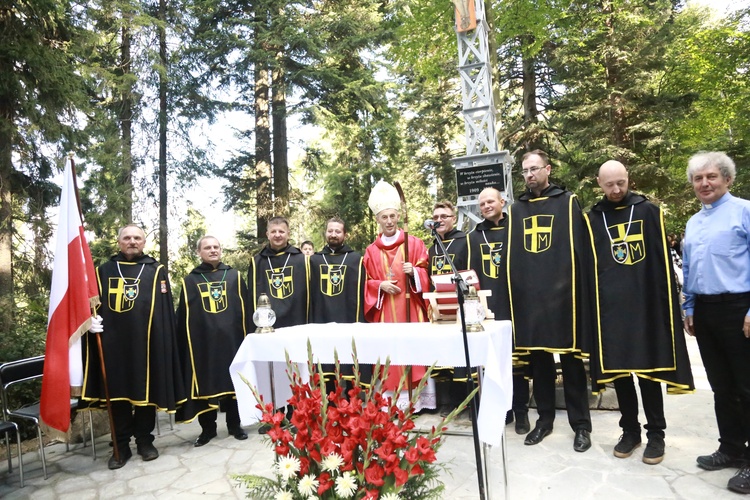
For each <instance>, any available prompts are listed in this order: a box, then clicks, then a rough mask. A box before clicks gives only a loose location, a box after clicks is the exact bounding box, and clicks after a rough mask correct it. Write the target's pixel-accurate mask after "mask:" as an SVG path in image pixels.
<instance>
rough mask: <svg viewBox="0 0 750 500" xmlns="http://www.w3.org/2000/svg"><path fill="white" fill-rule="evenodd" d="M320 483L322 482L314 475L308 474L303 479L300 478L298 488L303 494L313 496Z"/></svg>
mask: <svg viewBox="0 0 750 500" xmlns="http://www.w3.org/2000/svg"><path fill="white" fill-rule="evenodd" d="M319 484H320V482H319V481H318V480H317V479H315V476H314V475H312V474H306V475H305V476H304V477H303V478H302V479H300V480H299V484H298V485H297V490H298V491H299V492H300V493H301V494H303V495H307V496H308V497H312V496H313V495H315V493H317V491H318V485H319Z"/></svg>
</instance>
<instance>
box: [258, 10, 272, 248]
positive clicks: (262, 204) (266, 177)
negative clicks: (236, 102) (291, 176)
mask: <svg viewBox="0 0 750 500" xmlns="http://www.w3.org/2000/svg"><path fill="white" fill-rule="evenodd" d="M266 12H267V11H265V9H261V14H260V15H259V16H258V17H259V19H266V20H267V19H268V16H267V15H266ZM259 31H260V30H259V29H256V37H258V36H259V34H258V32H259ZM261 44H262V42H261V41H260V40H259V39H258V38H256V47H261ZM270 80H271V75H270V71H269V69H268V65H267V62H266V60H265V58H263V57H261V58H260V60H259V61H258V62H256V64H255V180H256V186H255V197H256V198H255V199H256V205H257V206H256V212H255V218H256V223H257V226H258V241H262V240H264V239H265V237H266V229H267V227H268V218H269V217H270V216H271V215H272V213H273V199H272V198H271V194H272V187H271V128H270V121H269V120H270V104H269V102H268V99H269V87H270V84H271V82H270Z"/></svg>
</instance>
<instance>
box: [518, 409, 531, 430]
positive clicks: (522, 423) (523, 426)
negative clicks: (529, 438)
mask: <svg viewBox="0 0 750 500" xmlns="http://www.w3.org/2000/svg"><path fill="white" fill-rule="evenodd" d="M529 430H531V424H530V423H529V414H528V413H519V414H517V415H516V434H526V433H527V432H529Z"/></svg>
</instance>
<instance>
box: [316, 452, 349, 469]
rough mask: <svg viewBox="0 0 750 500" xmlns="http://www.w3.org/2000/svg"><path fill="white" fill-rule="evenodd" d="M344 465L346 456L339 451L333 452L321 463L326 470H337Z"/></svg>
mask: <svg viewBox="0 0 750 500" xmlns="http://www.w3.org/2000/svg"><path fill="white" fill-rule="evenodd" d="M342 465H344V458H343V457H342V456H341V455H339V454H338V453H331V454H330V455H328V456H327V457H325V458H324V459H323V462H322V463H321V464H320V466H321V467H323V470H324V471H326V472H336V471H337V470H339V467H341V466H342Z"/></svg>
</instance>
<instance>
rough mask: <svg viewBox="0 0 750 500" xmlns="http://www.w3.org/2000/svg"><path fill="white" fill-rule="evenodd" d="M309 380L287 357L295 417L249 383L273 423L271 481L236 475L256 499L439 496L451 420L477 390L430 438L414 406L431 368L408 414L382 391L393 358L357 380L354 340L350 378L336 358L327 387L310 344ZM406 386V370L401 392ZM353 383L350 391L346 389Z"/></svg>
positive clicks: (387, 499)
mask: <svg viewBox="0 0 750 500" xmlns="http://www.w3.org/2000/svg"><path fill="white" fill-rule="evenodd" d="M307 351H308V370H309V373H310V377H309V379H308V380H307V381H305V380H304V377H302V376H301V375H300V372H299V369H298V367H297V365H296V364H295V363H291V362H290V361H289V356H288V355H287V373H288V375H289V379H290V383H291V388H292V397H291V398H290V399H289V400H288V404H289V405H290V406H291V407H292V408H293V414H292V417H291V421H289V420H287V419H286V416H285V415H284V413H283V412H281V411H279V412H276V411H274V408H273V406H274V405H273V404H271V403H265V402H264V401H263V398H262V397H261V396H260V395H259V394H258V392H257V390H256V388H255V387H252V386H251V389H252V390H253V393H254V394H255V398H256V400H257V401H258V405H257V408H258V409H260V410H261V411H262V412H263V416H262V419H261V421H262V422H263V423H265V424H267V425H269V426H270V429H269V430H268V433H267V434H266V439H268V440H269V441H270V444H271V446H273V449H274V451H275V453H276V455H275V463H274V465H273V468H272V471H273V475H274V477H273V478H268V477H263V476H252V475H241V476H237V477H236V478H237V479H238V480H239V481H240V483H241V484H243V485H245V486H246V487H247V488H248V493H247V497H248V498H252V499H254V500H265V499H268V500H271V499H273V500H311V499H320V500H328V499H331V500H334V499H336V500H337V499H373V500H374V499H381V500H395V499H420V500H424V499H430V498H434V499H439V498H442V493H443V489H444V486H443V484H442V483H441V482H440V480H439V478H438V472H439V468H440V467H442V466H440V465H439V464H436V463H435V461H436V452H437V451H438V449H439V448H440V445H441V443H442V435H443V432H445V430H446V427H445V426H446V425H447V424H448V423H449V422H450V421H451V420H453V419H454V418H455V417H456V415H458V413H459V412H461V411H462V410H463V409H464V408H465V407H466V405H467V404H468V402H469V401H470V400H471V398H472V397H473V396H474V394H475V393H476V390H475V391H474V392H472V394H470V395H469V397H467V398H466V400H464V402H463V403H462V404H461V405H459V406H458V408H456V409H455V410H454V411H453V412H452V413H451V414H450V415H448V416H447V417H445V418H444V419H443V421H442V422H441V423H440V425H439V426H438V427H437V428H436V427H433V428H432V429H431V431H430V432H429V433H427V434H425V435H422V434H419V433H417V432H413V431H414V427H415V426H414V421H413V419H414V415H413V408H414V403H415V402H416V400H417V398H418V397H419V394H420V393H421V391H422V390H423V389H424V387H425V386H426V384H427V380H428V378H429V377H430V374H431V372H432V367H431V368H430V369H428V370H427V373H426V374H425V376H424V377H423V378H422V380H421V381H420V383H419V384H418V386H417V387H416V389H414V390H413V392H412V398H411V403H410V405H409V407H408V408H407V410H406V411H403V410H400V409H399V408H398V407H397V406H396V404H395V401H394V399H391V398H389V397H385V396H384V394H383V392H381V391H380V390H379V388H380V387H381V386H382V383H383V381H384V380H385V379H386V378H387V374H388V368H389V364H390V361H389V360H386V364H385V366H384V367H383V368H384V369H382V370H381V369H380V368H381V367H380V363H378V364H376V365H375V368H374V370H373V373H374V374H375V375H373V378H372V380H371V381H367V383H365V382H363V381H362V380H360V370H359V365H358V363H357V356H356V346H354V345H353V353H354V354H353V356H352V357H353V360H354V366H353V375H352V377H351V380H348V381H346V380H344V379H343V377H342V376H341V371H340V365H339V361H338V357H337V356H335V360H336V362H335V365H334V366H335V370H334V377H333V381H332V386H331V385H330V384H329V388H330V387H332V390H330V392H328V393H326V382H325V380H324V377H323V369H322V367H321V365H320V364H317V365H316V364H315V363H314V362H313V354H312V348H311V345H310V342H309V341H308V344H307ZM405 386H406V370H405V373H404V375H403V376H402V377H401V381H400V382H399V387H398V389H397V390H396V394H395V395H394V398H395V399H397V398H398V392H399V391H401V390H403V389H404V388H405ZM347 387H348V388H347Z"/></svg>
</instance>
